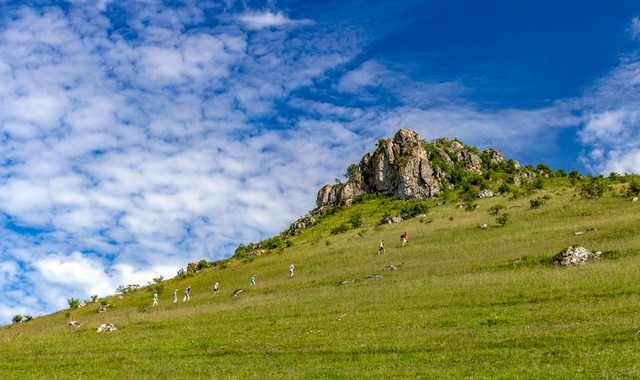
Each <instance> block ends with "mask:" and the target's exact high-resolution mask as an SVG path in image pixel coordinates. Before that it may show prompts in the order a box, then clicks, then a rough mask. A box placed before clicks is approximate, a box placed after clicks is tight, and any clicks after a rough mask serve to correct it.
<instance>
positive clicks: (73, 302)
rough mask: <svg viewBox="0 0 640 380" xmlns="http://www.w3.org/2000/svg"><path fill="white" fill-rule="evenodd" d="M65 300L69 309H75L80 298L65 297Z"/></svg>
mask: <svg viewBox="0 0 640 380" xmlns="http://www.w3.org/2000/svg"><path fill="white" fill-rule="evenodd" d="M67 302H68V303H69V309H77V308H78V307H80V300H79V299H77V298H67Z"/></svg>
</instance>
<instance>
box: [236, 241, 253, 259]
mask: <svg viewBox="0 0 640 380" xmlns="http://www.w3.org/2000/svg"><path fill="white" fill-rule="evenodd" d="M254 247H255V246H254V244H253V243H249V244H248V245H244V244H242V243H240V245H239V246H238V248H236V250H235V252H234V253H233V257H235V258H238V259H241V258H243V257H246V256H247V255H248V254H249V252H251V251H253V249H254Z"/></svg>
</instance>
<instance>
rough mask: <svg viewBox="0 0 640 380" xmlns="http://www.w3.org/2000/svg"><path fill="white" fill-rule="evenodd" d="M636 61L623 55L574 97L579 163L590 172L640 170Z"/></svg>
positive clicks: (639, 92) (638, 63)
mask: <svg viewBox="0 0 640 380" xmlns="http://www.w3.org/2000/svg"><path fill="white" fill-rule="evenodd" d="M639 86H640V61H638V58H637V57H635V56H630V57H625V58H624V59H623V60H622V61H621V63H620V65H619V66H618V67H616V68H615V69H614V70H612V71H611V72H610V73H609V74H608V75H607V76H605V77H604V78H602V79H601V80H599V81H597V82H596V83H595V84H594V85H593V86H592V87H591V88H589V89H588V90H587V92H586V93H585V95H584V96H583V97H582V98H580V99H577V100H576V104H577V106H578V107H580V108H581V109H582V110H583V113H584V116H583V118H584V125H583V127H582V129H581V130H580V132H579V133H578V137H579V139H580V141H581V143H582V144H584V153H583V155H582V158H581V160H582V162H583V163H584V165H585V166H586V167H588V168H589V169H590V170H591V171H593V172H596V173H601V174H609V173H611V172H617V173H620V174H623V173H640V165H638V160H637V155H638V153H637V152H638V149H640V144H639V143H638V141H640V111H638V110H640V87H639Z"/></svg>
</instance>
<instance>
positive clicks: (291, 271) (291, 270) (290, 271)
mask: <svg viewBox="0 0 640 380" xmlns="http://www.w3.org/2000/svg"><path fill="white" fill-rule="evenodd" d="M293 268H294V267H293V263H291V265H289V278H291V277H293Z"/></svg>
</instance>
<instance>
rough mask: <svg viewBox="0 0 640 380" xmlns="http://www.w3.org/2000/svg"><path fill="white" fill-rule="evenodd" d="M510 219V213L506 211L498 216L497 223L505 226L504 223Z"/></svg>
mask: <svg viewBox="0 0 640 380" xmlns="http://www.w3.org/2000/svg"><path fill="white" fill-rule="evenodd" d="M508 221H509V214H506V213H505V214H502V215H500V216H499V217H497V218H496V223H498V225H499V226H501V227H504V225H505V224H507V222H508Z"/></svg>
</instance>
